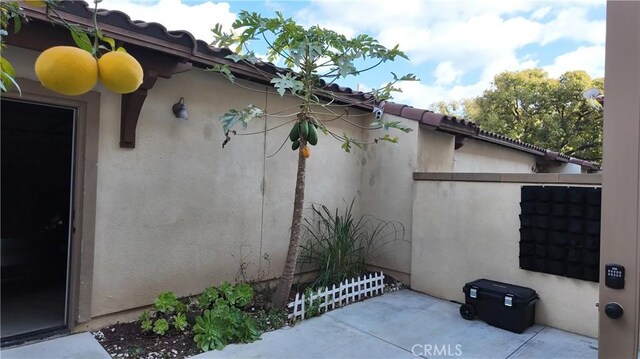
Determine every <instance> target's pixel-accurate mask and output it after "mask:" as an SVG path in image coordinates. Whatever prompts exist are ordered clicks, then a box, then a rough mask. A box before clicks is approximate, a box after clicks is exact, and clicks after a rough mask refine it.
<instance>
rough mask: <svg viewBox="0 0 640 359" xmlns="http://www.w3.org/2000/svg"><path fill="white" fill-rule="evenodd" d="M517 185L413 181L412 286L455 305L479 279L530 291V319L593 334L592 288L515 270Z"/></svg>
mask: <svg viewBox="0 0 640 359" xmlns="http://www.w3.org/2000/svg"><path fill="white" fill-rule="evenodd" d="M520 186H521V184H518V183H481V182H438V181H417V182H416V195H415V200H414V204H413V215H414V218H420V220H414V222H413V228H412V230H413V234H412V238H413V250H412V266H411V271H412V273H411V287H412V288H413V289H415V290H418V291H421V292H424V293H427V294H430V295H434V296H436V297H439V298H444V299H450V300H457V301H461V302H462V301H464V294H463V293H462V287H463V285H464V284H465V283H467V282H470V281H472V280H475V279H478V278H489V279H493V280H497V281H502V282H507V283H513V284H518V285H522V286H527V287H531V288H534V289H535V290H536V291H537V292H538V293H539V295H540V298H541V300H540V301H539V302H538V303H537V305H536V322H538V323H542V324H546V325H550V326H552V327H557V328H561V329H563V330H569V331H572V332H575V333H580V334H584V335H588V336H591V337H596V336H597V317H598V315H597V313H598V312H597V308H596V306H595V305H596V302H597V301H598V284H597V283H592V282H586V281H582V280H576V279H571V278H565V277H560V276H555V275H549V274H544V273H536V272H530V271H526V270H521V269H520V268H519V238H520V237H519V231H518V229H519V227H520V221H519V217H518V215H519V214H520V207H519V198H520Z"/></svg>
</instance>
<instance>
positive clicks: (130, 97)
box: [120, 71, 158, 148]
mask: <svg viewBox="0 0 640 359" xmlns="http://www.w3.org/2000/svg"><path fill="white" fill-rule="evenodd" d="M157 79H158V73H157V72H155V71H147V73H145V75H144V80H143V81H142V85H140V87H138V89H137V90H135V91H134V92H132V93H128V94H123V95H122V100H121V105H120V147H121V148H135V147H136V128H137V127H138V118H139V117H140V111H141V110H142V105H144V100H145V99H146V98H147V92H148V91H149V90H151V88H153V85H155V84H156V80H157Z"/></svg>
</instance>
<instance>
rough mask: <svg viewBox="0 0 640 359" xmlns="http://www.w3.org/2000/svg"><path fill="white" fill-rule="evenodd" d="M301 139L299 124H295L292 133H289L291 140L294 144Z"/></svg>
mask: <svg viewBox="0 0 640 359" xmlns="http://www.w3.org/2000/svg"><path fill="white" fill-rule="evenodd" d="M299 138H300V130H299V128H298V123H297V122H296V123H294V124H293V128H292V129H291V132H289V139H290V140H291V141H293V142H295V141H297V140H298V139H299Z"/></svg>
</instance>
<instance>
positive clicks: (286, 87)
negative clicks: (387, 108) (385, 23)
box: [212, 11, 417, 307]
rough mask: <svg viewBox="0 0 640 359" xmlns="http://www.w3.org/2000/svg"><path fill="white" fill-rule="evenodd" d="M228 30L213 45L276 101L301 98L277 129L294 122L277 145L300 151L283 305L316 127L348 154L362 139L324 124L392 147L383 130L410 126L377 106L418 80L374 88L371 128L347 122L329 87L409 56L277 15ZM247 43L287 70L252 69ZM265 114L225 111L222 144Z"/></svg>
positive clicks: (277, 298) (223, 69) (241, 21)
mask: <svg viewBox="0 0 640 359" xmlns="http://www.w3.org/2000/svg"><path fill="white" fill-rule="evenodd" d="M232 28H233V30H232V32H230V33H227V32H223V31H222V27H221V26H220V25H219V24H218V25H216V26H215V27H214V28H213V33H214V36H215V41H214V45H216V46H219V47H229V48H231V49H234V50H235V51H236V54H232V55H229V56H227V58H228V59H230V60H232V61H235V62H242V63H243V64H244V65H246V66H252V67H253V68H254V70H255V72H256V73H259V74H261V75H262V76H264V78H265V79H266V80H269V81H270V83H271V84H272V85H273V87H274V88H275V90H276V92H277V93H278V94H279V95H280V96H294V97H296V98H298V100H299V105H298V106H295V108H296V110H295V111H294V112H293V113H291V114H289V116H290V117H291V120H290V121H289V122H285V123H284V124H283V125H285V124H288V123H292V122H293V125H292V129H291V132H290V133H289V136H287V138H285V139H284V142H283V145H284V144H285V143H286V142H287V141H288V140H291V141H292V149H293V150H297V151H298V170H297V173H296V188H295V196H294V206H293V217H292V224H291V237H290V239H289V248H288V252H287V260H286V262H285V267H284V270H283V273H282V276H281V277H280V280H279V283H278V288H277V289H276V292H275V295H274V298H273V306H275V307H284V305H285V304H286V300H287V297H288V295H289V291H290V288H291V284H292V281H293V274H294V271H295V268H296V263H297V258H298V245H299V242H300V227H301V222H302V209H303V204H304V189H305V163H306V159H307V158H308V157H309V156H310V150H309V147H308V146H307V145H316V144H317V142H318V137H317V132H316V131H317V130H319V131H321V132H322V133H324V134H325V135H329V136H331V137H333V138H334V139H336V140H338V141H339V142H341V143H342V145H341V147H342V148H343V149H344V150H345V151H346V152H350V151H351V149H352V146H356V147H362V145H364V144H367V142H364V141H362V140H360V139H357V138H354V137H351V136H350V135H349V134H347V133H335V132H333V130H332V129H331V128H329V127H328V126H326V125H325V123H326V122H328V121H334V120H343V121H346V122H348V123H349V124H351V125H353V126H355V127H356V128H358V129H364V130H372V131H378V130H379V131H382V132H383V133H382V134H381V135H380V136H378V137H376V138H375V139H373V141H370V142H368V143H371V144H373V143H378V142H381V141H387V142H391V143H397V142H398V138H397V137H392V136H391V135H390V134H389V130H391V129H396V130H400V131H402V132H405V133H406V132H409V131H411V129H410V128H407V127H405V126H404V125H403V124H402V123H401V122H399V121H385V119H384V118H383V117H382V109H380V108H378V106H379V104H380V102H381V101H383V100H386V99H389V98H390V97H391V93H392V92H394V91H399V88H397V87H396V86H395V84H396V83H398V82H399V81H411V80H417V79H416V78H415V76H413V75H412V74H409V75H405V76H397V75H396V74H393V73H392V76H393V78H392V80H391V81H390V82H388V83H387V84H385V85H384V86H382V87H381V88H379V89H374V90H372V92H371V94H372V95H373V99H374V103H373V104H372V105H374V108H373V112H374V114H375V115H374V114H371V115H368V116H370V118H371V124H370V125H368V126H367V125H362V124H360V122H361V120H356V121H351V120H350V117H354V116H353V115H350V114H349V111H348V107H345V106H344V105H343V104H338V103H336V102H337V101H339V100H340V99H339V96H347V97H348V96H349V95H347V94H344V93H340V94H335V93H334V92H333V91H332V90H331V89H330V88H329V87H327V85H330V84H332V83H335V82H336V81H338V80H340V79H343V78H345V77H348V76H357V75H359V74H361V73H363V72H365V71H368V70H371V69H373V68H375V67H377V66H379V65H380V64H382V63H384V62H386V61H393V60H394V59H396V58H399V57H400V58H407V57H406V56H405V54H404V53H403V52H402V51H400V50H399V49H398V46H395V47H393V48H390V49H389V48H386V47H385V46H383V45H381V44H380V43H379V42H378V41H377V40H375V39H374V38H372V37H371V36H369V35H357V36H356V37H353V38H347V37H346V36H344V35H342V34H339V33H337V32H335V31H332V30H328V29H324V28H321V27H319V26H311V27H309V28H304V27H303V26H301V25H299V24H297V23H296V22H295V21H294V20H293V19H291V18H285V17H284V16H283V15H282V14H281V13H279V12H277V13H276V16H275V17H273V18H266V17H263V16H262V15H260V14H257V13H249V12H246V11H242V12H241V13H240V14H239V16H238V19H237V20H236V21H235V22H234V23H233V25H232ZM253 40H259V41H261V42H262V43H264V44H266V47H267V60H269V61H277V60H281V61H282V62H283V63H284V64H285V66H286V67H287V70H286V71H282V72H278V73H276V74H269V73H265V72H264V71H263V70H261V69H260V68H259V67H257V66H255V64H256V63H257V62H258V61H259V60H258V58H257V56H256V55H255V53H254V52H253V51H252V50H250V47H249V45H250V43H251V41H253ZM367 61H369V62H371V65H370V66H368V67H364V68H358V65H359V64H361V63H367ZM212 70H213V71H218V72H220V73H221V74H222V75H224V76H226V77H227V78H228V79H229V80H230V81H232V82H234V83H235V77H234V74H233V72H232V70H231V69H230V67H229V66H227V65H218V66H214V67H213V68H212ZM356 99H357V97H356V98H354V99H353V100H348V101H347V102H352V103H354V104H356V103H357V101H358V100H356ZM268 116H269V114H268V113H267V112H266V111H264V110H263V109H260V108H257V107H256V106H254V105H251V104H249V105H248V106H247V107H246V108H245V109H231V110H229V111H228V112H226V113H225V114H223V115H222V116H221V117H220V118H219V120H220V121H221V122H222V124H223V131H224V133H225V137H226V139H225V141H224V142H223V147H224V145H225V144H227V143H228V142H229V141H230V140H231V137H230V134H236V131H235V130H233V128H234V126H235V125H242V126H243V127H244V128H246V126H247V124H248V123H249V122H250V121H252V120H254V119H257V118H266V117H268ZM278 117H282V116H278ZM280 126H281V125H278V126H275V127H273V128H271V129H267V130H266V131H270V130H272V129H275V128H278V127H280ZM316 129H317V130H316ZM281 148H282V147H281Z"/></svg>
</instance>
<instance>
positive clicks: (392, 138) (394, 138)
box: [378, 133, 398, 143]
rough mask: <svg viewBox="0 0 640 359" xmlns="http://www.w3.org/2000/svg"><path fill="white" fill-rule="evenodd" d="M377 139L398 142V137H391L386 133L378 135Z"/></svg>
mask: <svg viewBox="0 0 640 359" xmlns="http://www.w3.org/2000/svg"><path fill="white" fill-rule="evenodd" d="M378 140H380V141H386V142H391V143H398V137H391V136H389V134H388V133H387V134H386V135H384V137H379V138H378Z"/></svg>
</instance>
